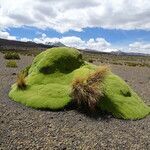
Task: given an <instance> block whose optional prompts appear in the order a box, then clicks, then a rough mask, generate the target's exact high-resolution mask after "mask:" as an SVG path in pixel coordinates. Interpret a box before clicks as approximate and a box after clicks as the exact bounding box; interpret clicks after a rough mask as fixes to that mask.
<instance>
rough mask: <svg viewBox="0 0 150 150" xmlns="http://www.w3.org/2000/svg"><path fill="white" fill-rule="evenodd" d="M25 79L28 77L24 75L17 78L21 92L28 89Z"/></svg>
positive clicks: (21, 74)
mask: <svg viewBox="0 0 150 150" xmlns="http://www.w3.org/2000/svg"><path fill="white" fill-rule="evenodd" d="M25 77H26V75H25V74H24V73H20V74H18V77H17V87H18V88H19V89H21V90H24V89H26V87H27V84H26V80H25Z"/></svg>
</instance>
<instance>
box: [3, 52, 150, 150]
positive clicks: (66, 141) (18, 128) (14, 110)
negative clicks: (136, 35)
mask: <svg viewBox="0 0 150 150" xmlns="http://www.w3.org/2000/svg"><path fill="white" fill-rule="evenodd" d="M93 57H94V56H92V59H93ZM122 57H123V56H122ZM88 58H90V55H89V56H88ZM123 58H124V57H123ZM123 58H121V59H120V60H119V61H117V59H118V57H117V59H116V60H113V62H121V63H122V64H120V65H119V64H117V65H116V64H111V63H110V62H109V59H111V60H112V58H111V57H110V58H109V56H108V58H107V59H106V58H104V60H105V61H104V63H106V64H109V65H110V67H111V69H112V71H113V72H114V73H116V74H118V75H119V76H121V77H122V78H123V79H124V80H125V81H126V82H127V83H128V84H129V85H130V86H132V87H133V88H134V90H135V91H136V92H137V93H138V94H139V95H140V96H141V97H142V98H143V100H144V101H145V103H147V104H150V68H149V67H148V66H138V65H136V66H128V65H124V62H125V61H127V60H123ZM32 60H33V56H25V55H22V56H21V59H20V60H17V61H16V62H17V64H18V68H16V69H15V68H6V60H5V59H4V58H3V54H2V53H0V149H1V150H16V149H20V150H26V149H32V150H36V149H38V150H39V149H40V150H42V149H43V150H53V149H54V150H55V149H56V150H60V149H63V150H64V149H67V150H68V149H70V150H73V149H77V150H79V149H83V150H89V149H91V150H94V149H97V150H99V149H100V150H103V149H108V150H109V149H110V150H112V149H115V150H117V149H118V150H130V149H131V150H148V149H149V148H150V140H149V138H150V116H148V117H146V118H144V119H142V120H137V121H128V120H120V119H116V118H114V117H113V116H111V115H108V114H101V113H98V114H97V115H96V116H95V115H92V114H85V113H83V112H79V111H77V110H75V109H73V108H72V109H65V110H64V111H58V112H54V111H50V110H44V111H42V110H35V109H32V108H27V107H25V106H23V105H21V104H19V103H16V102H14V101H11V100H10V99H9V97H8V92H9V90H10V86H11V85H12V83H14V82H15V80H16V76H17V75H16V74H17V73H18V72H19V71H20V70H21V69H23V68H24V67H25V66H27V65H29V64H31V62H32ZM106 60H107V61H106ZM134 61H136V63H137V62H139V61H140V63H141V61H142V60H139V59H138V57H137V58H136V57H135V60H134ZM145 61H146V63H147V64H149V63H150V60H149V58H148V59H146V60H145ZM93 63H95V64H97V65H99V64H101V63H103V62H102V61H101V59H100V57H98V56H97V58H94V61H93ZM104 63H103V64H104Z"/></svg>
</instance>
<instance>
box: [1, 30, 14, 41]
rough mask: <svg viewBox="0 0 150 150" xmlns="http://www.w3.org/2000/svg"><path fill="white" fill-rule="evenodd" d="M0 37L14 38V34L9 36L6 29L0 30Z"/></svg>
mask: <svg viewBox="0 0 150 150" xmlns="http://www.w3.org/2000/svg"><path fill="white" fill-rule="evenodd" d="M0 38H3V39H8V40H16V37H15V36H11V35H10V34H9V33H8V32H6V31H0Z"/></svg>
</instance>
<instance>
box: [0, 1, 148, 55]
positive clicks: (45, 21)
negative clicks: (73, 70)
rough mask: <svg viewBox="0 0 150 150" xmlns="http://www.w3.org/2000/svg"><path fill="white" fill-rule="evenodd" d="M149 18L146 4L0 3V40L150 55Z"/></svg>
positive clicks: (135, 2) (91, 2)
mask: <svg viewBox="0 0 150 150" xmlns="http://www.w3.org/2000/svg"><path fill="white" fill-rule="evenodd" d="M10 5H11V7H8V6H10ZM149 16H150V1H149V0H132V1H129V0H127V1H126V0H120V1H117V0H109V1H105V0H103V1H102V0H87V1H84V0H76V1H74V0H70V1H67V0H62V1H60V0H55V1H54V0H46V1H42V0H37V1H36V2H35V1H32V2H31V1H30V0H22V1H20V0H16V1H15V3H14V2H13V1H11V0H1V1H0V20H1V21H0V38H6V39H14V40H21V41H34V42H37V43H48V42H62V43H64V44H65V45H67V46H72V47H77V48H81V49H93V50H98V51H108V52H109V51H117V50H122V51H127V52H140V53H150V19H149Z"/></svg>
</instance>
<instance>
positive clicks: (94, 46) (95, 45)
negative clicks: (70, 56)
mask: <svg viewBox="0 0 150 150" xmlns="http://www.w3.org/2000/svg"><path fill="white" fill-rule="evenodd" d="M21 40H22V41H33V42H36V43H43V44H45V43H48V42H52V43H56V42H61V43H63V44H64V45H66V46H69V47H75V48H78V49H90V50H97V51H104V52H111V51H117V49H114V48H112V47H111V44H110V43H109V42H108V41H106V40H105V39H104V38H96V39H89V40H88V41H84V40H82V39H81V38H80V37H76V36H68V37H62V38H50V37H47V35H46V34H41V37H40V38H34V39H27V38H22V39H21Z"/></svg>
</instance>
